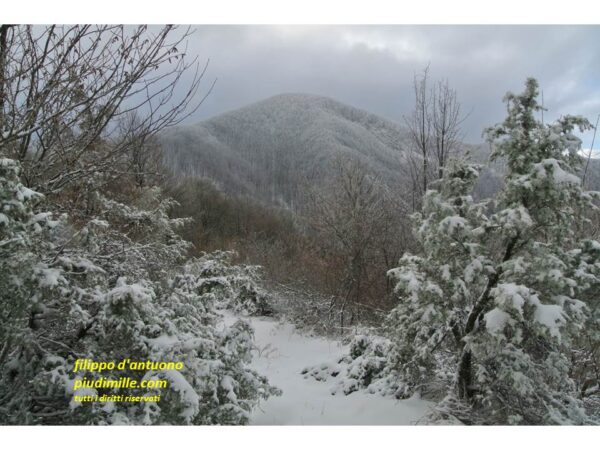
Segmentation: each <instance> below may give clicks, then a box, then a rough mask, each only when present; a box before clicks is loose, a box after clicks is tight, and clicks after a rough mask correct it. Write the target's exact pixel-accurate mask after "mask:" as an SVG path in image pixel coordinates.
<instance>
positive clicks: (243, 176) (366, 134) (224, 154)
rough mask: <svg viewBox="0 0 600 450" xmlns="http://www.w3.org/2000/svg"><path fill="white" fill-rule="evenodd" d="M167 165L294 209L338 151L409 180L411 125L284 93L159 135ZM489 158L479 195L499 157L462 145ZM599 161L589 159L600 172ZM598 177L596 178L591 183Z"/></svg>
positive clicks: (498, 167) (391, 178) (484, 160)
mask: <svg viewBox="0 0 600 450" xmlns="http://www.w3.org/2000/svg"><path fill="white" fill-rule="evenodd" d="M160 139H161V142H162V145H163V148H164V151H165V162H166V164H167V166H168V167H169V168H170V169H171V170H172V171H173V172H174V173H175V174H177V176H180V177H186V176H192V177H201V178H204V179H209V180H211V181H212V182H214V183H215V184H216V185H217V187H218V188H219V189H220V190H222V191H223V192H226V193H228V194H232V195H238V196H250V197H252V198H254V199H257V200H259V201H261V202H263V203H267V204H271V205H278V206H285V207H290V208H292V209H294V208H295V205H297V204H298V203H301V202H302V200H303V194H304V193H305V192H306V190H307V189H308V188H309V187H311V186H316V187H318V186H319V185H321V184H322V183H324V182H325V181H326V180H327V178H328V177H330V176H332V170H333V168H334V165H333V164H332V163H333V162H334V161H335V159H336V157H337V156H338V155H343V156H345V157H350V158H354V159H356V160H359V161H361V162H362V163H363V164H364V165H365V167H367V169H368V170H369V171H370V172H371V173H372V174H373V175H377V176H379V177H380V178H381V180H382V181H383V182H384V183H386V184H387V185H388V186H390V187H392V188H397V187H398V186H399V185H400V184H402V183H403V182H406V181H407V177H408V173H407V171H406V170H403V167H405V162H406V157H407V151H408V149H409V145H410V143H409V138H408V131H407V129H406V128H405V127H404V126H402V125H401V124H397V123H394V122H392V121H389V120H387V119H384V118H382V117H379V116H377V115H375V114H372V113H369V112H367V111H364V110H361V109H358V108H354V107H352V106H348V105H345V104H343V103H340V102H338V101H336V100H333V99H331V98H327V97H321V96H316V95H309V94H280V95H276V96H274V97H270V98H268V99H266V100H263V101H260V102H257V103H253V104H250V105H248V106H245V107H243V108H240V109H237V110H234V111H231V112H228V113H225V114H222V115H219V116H216V117H214V118H212V119H209V120H206V121H203V122H200V123H198V124H195V125H186V126H178V127H174V128H171V129H169V130H166V131H165V132H164V133H163V134H162V135H161V137H160ZM462 150H468V151H469V153H470V155H471V158H472V159H473V160H474V161H475V162H478V163H481V164H483V165H484V167H485V169H484V171H483V172H482V174H481V180H480V181H479V183H478V186H477V188H476V194H477V195H478V196H479V197H487V196H491V195H493V194H494V193H495V192H496V191H497V190H498V189H499V188H500V186H501V181H500V178H501V175H499V174H500V172H502V171H503V168H502V164H500V163H494V164H493V165H491V164H490V162H489V148H488V146H487V145H484V144H482V145H477V146H474V145H468V144H464V145H463V147H462ZM597 163H598V161H593V162H592V165H591V169H592V172H594V173H593V174H591V175H592V177H593V178H597V177H596V172H597V171H598V170H597V166H598V164H597ZM594 184H598V183H597V182H594Z"/></svg>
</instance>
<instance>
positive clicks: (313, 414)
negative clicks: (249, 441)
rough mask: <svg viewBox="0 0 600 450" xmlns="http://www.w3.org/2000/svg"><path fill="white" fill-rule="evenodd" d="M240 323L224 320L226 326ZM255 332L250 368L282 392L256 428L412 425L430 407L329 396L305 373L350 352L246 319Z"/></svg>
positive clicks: (260, 414)
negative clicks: (304, 373)
mask: <svg viewBox="0 0 600 450" xmlns="http://www.w3.org/2000/svg"><path fill="white" fill-rule="evenodd" d="M235 319H236V318H235V317H234V316H232V315H229V314H228V315H226V317H225V320H226V321H227V322H232V321H234V320H235ZM245 320H248V321H249V322H250V323H251V324H252V326H253V328H254V330H255V340H256V346H257V347H258V350H257V352H256V353H257V354H256V355H255V357H254V360H253V362H252V366H253V368H254V369H256V370H257V371H258V372H260V373H262V374H264V375H265V376H267V377H268V378H269V381H270V383H271V384H273V385H275V386H277V387H278V388H279V389H281V390H282V391H283V394H282V395H281V396H280V397H272V398H270V399H269V400H267V401H266V402H262V403H261V404H260V406H259V408H257V409H255V410H254V412H253V414H252V418H251V422H250V423H251V424H252V425H410V424H415V423H417V422H418V421H419V419H421V418H422V417H423V416H424V415H425V414H427V412H428V411H429V408H430V406H431V404H430V403H429V402H426V401H424V400H420V399H417V398H411V399H408V400H395V399H393V398H384V397H381V396H379V395H374V394H367V393H365V392H354V393H352V394H350V395H343V394H341V393H339V394H337V395H331V388H332V385H331V383H327V382H319V381H316V380H315V379H313V378H310V377H309V378H305V377H304V376H303V375H302V374H301V371H302V369H303V368H305V367H309V366H314V365H317V364H320V363H323V362H335V361H337V360H338V359H339V358H340V357H341V356H342V355H343V354H344V352H345V351H346V350H347V349H346V347H345V346H343V345H342V344H341V343H339V342H337V341H332V340H327V339H324V338H317V337H310V336H306V335H304V334H301V333H299V332H298V331H296V330H295V328H294V326H293V325H291V324H289V323H280V322H278V321H276V320H272V319H268V318H254V317H253V318H245Z"/></svg>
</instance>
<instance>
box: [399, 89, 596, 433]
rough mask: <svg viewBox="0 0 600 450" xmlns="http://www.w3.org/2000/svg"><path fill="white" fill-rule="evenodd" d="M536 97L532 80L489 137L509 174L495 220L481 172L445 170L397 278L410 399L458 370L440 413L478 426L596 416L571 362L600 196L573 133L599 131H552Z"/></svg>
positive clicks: (584, 312)
mask: <svg viewBox="0 0 600 450" xmlns="http://www.w3.org/2000/svg"><path fill="white" fill-rule="evenodd" d="M537 95H538V85H537V82H536V81H535V80H534V79H528V80H527V83H526V89H525V92H524V93H523V94H521V95H514V94H508V95H507V96H506V98H505V101H506V102H507V106H508V117H507V118H506V120H505V121H504V122H503V123H502V124H499V125H497V126H495V127H492V128H490V129H488V130H486V135H487V138H488V140H489V142H490V143H491V144H492V146H493V149H494V150H493V155H492V157H493V158H503V159H504V160H505V161H506V163H507V167H508V173H507V176H506V180H505V181H506V184H505V187H504V189H503V191H502V192H501V194H500V195H499V197H498V199H497V202H496V205H494V206H493V208H491V209H492V210H493V211H492V213H491V214H488V215H486V214H485V213H484V212H485V211H484V207H483V205H478V204H474V203H473V200H472V199H471V197H470V196H469V195H468V193H469V192H470V190H471V188H472V185H473V182H474V180H475V178H476V176H475V175H476V174H475V170H474V168H473V167H469V166H465V165H462V164H458V165H455V166H454V167H453V168H451V169H449V170H446V171H445V174H444V179H443V180H442V182H441V185H440V187H439V189H437V190H436V191H429V192H428V193H427V195H426V198H425V204H424V207H423V212H422V214H421V215H420V216H418V217H417V231H416V236H417V238H418V239H419V241H420V243H421V244H422V246H423V254H422V255H421V256H413V255H405V256H404V257H403V258H402V260H401V265H400V267H399V268H397V269H394V270H393V271H391V275H392V276H394V277H395V279H396V280H397V292H398V294H399V304H398V306H397V307H396V309H395V310H394V311H393V312H392V314H391V315H390V320H389V322H390V325H391V327H392V328H393V329H394V330H395V339H394V342H395V343H396V344H395V350H394V351H393V352H392V356H391V359H392V361H391V363H392V365H393V366H394V367H395V369H396V370H397V371H398V372H399V373H400V375H401V379H402V380H404V381H405V383H407V386H408V390H409V391H410V390H412V389H418V388H419V387H421V385H422V384H423V383H428V382H430V379H431V378H434V379H437V380H438V381H440V379H441V381H442V382H444V381H445V380H444V379H443V377H444V374H445V373H446V369H447V368H448V367H453V368H455V369H454V378H453V383H452V385H453V386H454V389H452V390H450V392H449V394H450V395H449V396H448V397H447V398H446V400H445V402H443V403H442V406H441V407H440V410H443V409H444V408H450V410H451V413H452V414H454V415H459V416H461V418H462V419H464V420H465V421H468V422H478V423H529V424H542V423H586V422H587V421H589V420H590V419H589V417H588V416H587V415H586V413H585V411H584V409H583V406H582V402H581V401H580V399H579V393H578V391H577V389H576V384H575V382H574V380H573V378H572V370H573V361H572V360H571V359H570V358H571V356H572V350H573V343H574V339H575V338H576V337H577V335H578V333H580V331H581V330H582V329H583V328H584V326H585V323H586V322H585V321H586V318H587V317H588V316H589V308H588V307H587V306H586V304H585V303H584V301H582V300H584V295H586V293H587V292H589V290H590V288H593V287H596V286H598V282H599V279H598V277H597V270H596V269H595V268H596V266H595V264H596V261H597V259H595V258H597V257H598V255H597V253H596V254H594V252H593V249H594V248H596V247H597V246H598V243H596V242H592V241H589V240H588V241H584V242H580V241H578V240H577V239H576V235H575V232H574V231H575V227H576V226H578V221H579V220H580V218H581V214H580V212H581V211H582V209H584V208H591V207H593V204H592V200H593V198H594V195H595V194H592V193H589V192H584V191H583V190H582V188H581V183H580V180H579V178H578V177H577V176H575V175H574V173H575V171H576V169H577V164H578V163H579V161H580V159H579V157H578V155H577V152H578V150H579V149H580V146H581V141H580V140H579V139H578V138H577V137H576V136H575V135H574V134H573V133H574V131H575V129H576V128H579V129H580V130H583V129H586V128H588V127H589V126H590V124H589V122H588V121H587V120H585V119H584V118H582V117H574V116H564V117H562V118H561V119H559V120H558V121H557V122H555V123H553V124H543V123H542V122H540V121H539V120H537V119H536V115H535V113H536V112H537V111H539V110H541V106H540V105H539V104H538V103H537ZM488 216H489V217H488ZM592 268H594V270H591V269H592ZM587 324H588V326H592V323H591V322H589V321H588V322H587ZM596 326H597V325H596ZM428 379H429V380H428ZM461 414H464V415H461Z"/></svg>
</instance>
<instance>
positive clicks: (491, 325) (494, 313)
mask: <svg viewBox="0 0 600 450" xmlns="http://www.w3.org/2000/svg"><path fill="white" fill-rule="evenodd" d="M483 317H484V318H485V328H486V330H487V331H488V333H490V334H496V333H499V332H501V331H502V330H504V327H505V326H506V324H507V323H508V322H509V321H510V320H511V319H510V315H509V314H508V313H506V312H504V311H502V310H501V309H498V308H494V309H492V310H491V311H489V312H487V313H485V315H484V316H483Z"/></svg>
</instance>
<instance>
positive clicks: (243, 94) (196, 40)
mask: <svg viewBox="0 0 600 450" xmlns="http://www.w3.org/2000/svg"><path fill="white" fill-rule="evenodd" d="M195 29H196V30H195V33H194V35H193V36H192V37H191V38H190V42H189V45H190V48H189V50H188V53H190V54H197V55H198V56H199V57H200V59H208V58H210V65H209V69H208V73H207V81H208V79H211V78H218V81H217V84H216V86H215V89H214V91H213V92H212V94H211V95H210V96H209V97H208V99H207V100H206V102H205V104H203V106H202V108H201V109H200V110H199V111H198V112H197V113H196V114H195V115H194V116H193V117H191V118H190V119H189V120H188V121H190V122H194V121H199V120H203V119H205V118H208V117H211V116H214V115H217V114H220V113H222V112H225V111H228V110H231V109H235V108H238V107H241V106H244V105H246V104H249V103H252V102H254V101H258V100H262V99H264V98H267V97H269V96H272V95H275V94H279V93H283V92H306V93H312V94H318V95H325V96H329V97H333V98H335V99H337V100H339V101H341V102H344V103H348V104H350V105H352V106H356V107H359V108H363V109H366V110H368V111H371V112H373V113H376V114H379V115H382V116H384V117H387V118H389V119H392V120H395V121H401V120H402V115H403V114H406V113H408V112H409V111H410V109H411V107H412V78H413V74H414V73H415V72H417V73H418V72H419V71H421V70H422V69H423V68H424V67H425V66H426V65H427V64H430V73H431V77H432V79H448V81H449V82H450V84H451V85H452V86H453V87H454V88H455V89H456V90H457V91H458V95H459V98H460V100H461V103H462V105H463V108H464V110H465V112H470V115H469V117H468V118H467V120H466V122H465V128H466V132H467V136H466V137H467V140H468V141H471V142H479V141H481V133H482V130H483V128H484V127H485V126H488V125H492V124H494V123H496V122H498V121H500V120H501V119H502V118H503V116H504V111H505V110H504V105H503V104H502V102H501V99H502V97H503V96H504V94H505V93H506V92H507V91H509V90H512V91H520V90H521V89H522V86H523V82H524V80H525V78H526V77H528V76H534V77H536V78H538V80H539V81H540V83H541V87H542V89H543V93H544V104H545V105H546V107H547V108H548V109H549V111H548V113H547V117H548V119H549V120H551V119H553V118H555V117H558V116H559V115H561V114H567V113H570V114H582V115H585V116H587V117H588V118H589V119H590V120H591V121H595V118H596V117H597V115H598V113H600V77H599V76H598V74H599V73H600V46H599V44H598V42H600V26H254V25H253V26H217V25H210V26H197V27H195ZM590 140H591V139H590V135H589V133H588V134H587V135H586V136H585V143H586V144H587V145H589V141H590Z"/></svg>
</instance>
